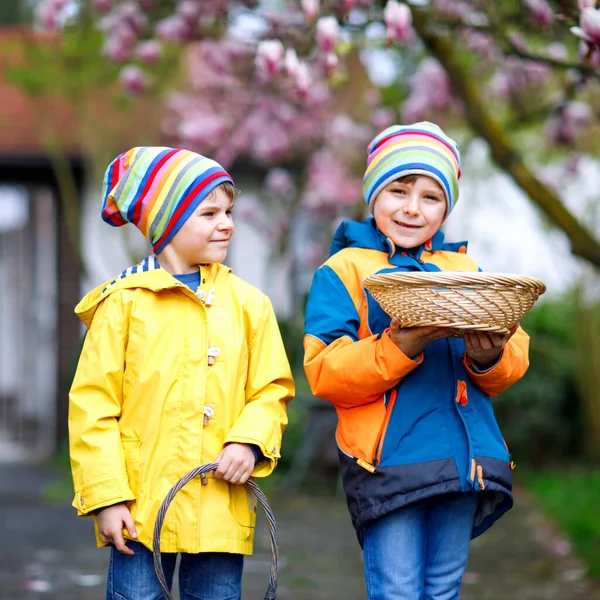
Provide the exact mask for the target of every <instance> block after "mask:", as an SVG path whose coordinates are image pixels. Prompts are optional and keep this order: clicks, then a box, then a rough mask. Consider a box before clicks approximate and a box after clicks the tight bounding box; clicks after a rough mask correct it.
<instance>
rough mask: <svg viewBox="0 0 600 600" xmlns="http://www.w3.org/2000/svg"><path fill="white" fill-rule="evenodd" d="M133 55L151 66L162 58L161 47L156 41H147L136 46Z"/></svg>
mask: <svg viewBox="0 0 600 600" xmlns="http://www.w3.org/2000/svg"><path fill="white" fill-rule="evenodd" d="M135 53H136V56H137V57H138V58H139V59H140V60H141V61H142V62H144V63H146V64H147V65H153V64H155V63H157V62H158V61H159V60H160V59H161V58H162V55H163V47H162V44H161V43H160V42H159V41H158V40H147V41H145V42H141V43H140V44H138V46H137V48H136V51H135Z"/></svg>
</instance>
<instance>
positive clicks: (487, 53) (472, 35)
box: [463, 29, 502, 63]
mask: <svg viewBox="0 0 600 600" xmlns="http://www.w3.org/2000/svg"><path fill="white" fill-rule="evenodd" d="M463 35H464V37H465V39H466V42H467V47H468V48H469V50H472V51H473V52H475V53H476V54H478V55H479V56H481V58H483V59H484V61H486V62H488V63H491V62H497V61H498V60H499V59H501V58H502V53H501V52H500V49H499V48H498V46H496V44H495V43H494V40H493V39H492V37H491V36H489V35H487V34H486V33H483V32H481V31H474V30H472V29H465V31H464V32H463Z"/></svg>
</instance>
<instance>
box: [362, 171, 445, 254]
mask: <svg viewBox="0 0 600 600" xmlns="http://www.w3.org/2000/svg"><path fill="white" fill-rule="evenodd" d="M446 206H447V205H446V196H445V194H444V190H443V189H442V186H441V185H440V184H439V183H438V182H437V181H436V180H435V179H432V178H431V177H426V176H424V175H423V176H419V177H417V179H415V180H414V181H413V182H412V183H409V182H407V181H401V180H397V181H392V182H391V183H388V185H386V186H385V187H384V188H383V190H381V192H379V194H377V197H376V198H375V200H374V207H373V216H374V217H375V222H376V223H377V227H378V228H379V230H380V231H381V232H382V233H383V234H384V235H385V236H386V237H388V238H390V239H391V240H392V241H393V242H394V244H396V246H399V247H400V248H415V247H416V246H420V245H421V244H422V243H424V242H426V241H427V240H428V239H430V238H431V237H433V235H434V234H435V233H436V232H437V231H438V229H439V228H440V227H441V225H442V222H443V221H444V217H445V216H446Z"/></svg>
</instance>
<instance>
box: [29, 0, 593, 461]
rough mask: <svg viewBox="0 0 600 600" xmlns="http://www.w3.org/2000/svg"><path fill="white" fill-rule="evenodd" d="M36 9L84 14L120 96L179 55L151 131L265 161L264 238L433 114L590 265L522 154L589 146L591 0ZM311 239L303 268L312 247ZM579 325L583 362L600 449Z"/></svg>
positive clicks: (588, 238) (56, 23) (59, 18)
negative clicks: (395, 134) (382, 75)
mask: <svg viewBox="0 0 600 600" xmlns="http://www.w3.org/2000/svg"><path fill="white" fill-rule="evenodd" d="M37 17H38V22H39V25H40V26H41V27H43V28H44V29H46V30H50V31H56V32H59V33H60V34H62V36H63V37H65V38H66V37H67V36H68V35H69V33H70V32H72V31H74V30H77V29H78V28H81V27H82V26H83V25H87V26H89V24H90V23H92V25H93V27H94V28H95V30H96V31H99V32H101V35H102V38H103V39H102V49H101V50H100V51H99V52H100V53H101V55H102V56H103V57H104V58H105V60H106V62H107V64H111V65H116V66H117V67H118V72H119V75H118V78H119V80H120V83H121V84H122V86H123V88H124V90H125V91H126V92H127V94H129V95H132V96H136V95H141V94H144V93H148V92H150V91H152V90H156V89H157V87H160V85H161V77H163V76H164V75H165V69H164V62H165V57H168V56H170V57H172V56H173V55H174V54H176V55H177V54H179V55H180V57H181V59H182V62H183V64H184V67H185V77H184V79H185V81H184V82H183V84H182V85H181V86H180V91H179V92H177V93H171V94H170V95H169V96H168V97H167V98H166V99H165V117H164V124H163V125H164V134H165V135H166V136H167V137H168V138H169V139H171V140H173V142H174V143H181V144H185V145H186V146H187V147H191V148H195V149H197V150H198V151H200V152H203V153H206V154H210V155H212V156H214V157H215V158H217V160H219V161H221V162H223V163H224V164H226V165H231V164H232V163H234V162H236V161H246V162H250V163H252V164H254V165H258V166H263V167H264V168H265V172H266V177H265V186H266V190H267V192H268V194H267V198H269V199H270V200H271V204H270V205H269V207H268V208H267V209H266V211H265V213H266V214H267V215H268V219H265V220H264V222H263V223H262V225H261V230H262V231H263V233H264V235H265V236H266V237H267V238H268V239H271V240H272V242H273V244H274V245H275V247H277V248H280V247H281V245H282V244H283V243H284V242H285V241H286V240H287V239H288V237H289V231H290V229H289V224H290V219H296V218H298V220H300V221H302V222H305V221H307V220H308V222H310V223H311V224H312V227H313V229H315V228H316V229H317V231H321V233H325V234H324V235H322V237H321V238H320V239H321V240H325V239H327V238H329V236H330V230H331V224H332V221H333V222H335V220H336V219H339V218H340V217H341V216H343V215H345V214H347V213H349V212H351V211H355V214H359V213H360V211H361V210H362V201H361V192H360V187H361V185H360V175H361V172H362V169H363V166H364V151H365V145H366V143H367V141H368V140H369V138H370V137H371V136H372V134H373V133H374V132H375V131H376V130H380V129H382V128H384V127H386V126H387V125H389V124H391V123H392V122H411V121H415V120H420V119H430V120H435V121H437V122H439V123H440V124H441V125H443V126H445V127H448V128H450V129H451V130H452V131H456V130H457V129H460V131H461V134H463V137H464V132H465V131H470V132H472V134H473V135H476V136H478V137H481V138H483V139H484V140H486V142H487V144H488V146H489V148H490V150H491V154H492V156H493V158H494V160H495V161H496V163H497V164H498V165H499V166H500V167H501V168H502V169H504V170H505V171H506V172H507V173H509V174H510V175H511V176H512V177H513V179H514V180H515V181H516V183H517V184H518V185H519V186H520V187H521V188H522V189H523V190H524V191H525V192H526V193H527V194H528V196H529V198H530V199H531V200H532V201H533V202H534V203H535V204H536V205H537V206H538V207H539V208H540V209H541V210H542V211H543V212H544V213H545V214H546V215H547V216H548V217H549V220H550V221H551V222H552V223H553V224H554V225H556V226H557V227H559V228H560V229H561V230H562V231H563V232H564V233H565V234H566V235H567V237H568V238H569V240H570V242H571V247H572V251H573V252H574V253H575V254H577V255H579V256H580V257H582V258H584V259H586V260H587V261H589V263H591V264H593V265H595V266H596V267H598V266H600V242H599V241H598V238H597V235H595V234H594V232H593V223H592V220H591V219H590V218H589V213H586V211H585V210H584V208H583V207H578V206H577V202H576V199H572V198H570V199H567V198H563V197H561V193H562V191H563V189H564V186H563V185H562V184H561V182H562V181H563V175H559V176H558V177H556V176H555V177H554V179H553V180H548V179H545V178H544V177H542V176H541V175H540V173H541V172H542V171H541V170H540V169H538V168H537V167H539V166H540V165H543V164H545V163H549V162H556V161H557V159H563V160H562V164H564V169H565V172H564V176H568V174H569V173H570V172H573V171H575V170H576V169H577V164H578V157H579V156H580V155H581V154H583V153H587V154H592V155H596V156H598V151H599V150H600V135H599V133H600V127H599V119H598V115H600V93H599V92H600V89H599V86H600V81H599V80H600V8H599V7H598V6H597V3H596V0H502V1H492V0H412V1H406V2H401V1H398V0H387V1H386V0H379V1H376V0H296V1H293V0H271V1H270V2H269V1H267V0H263V1H262V2H256V1H253V0H244V1H241V0H240V1H238V2H233V1H227V0H79V2H75V1H74V0H38V4H37ZM357 56H360V57H361V58H362V60H363V63H364V64H366V65H367V67H368V70H369V72H370V73H371V75H376V74H377V73H378V72H381V71H385V70H386V69H385V68H384V67H386V68H387V71H388V72H389V71H390V65H391V71H392V74H393V77H392V79H393V81H390V80H388V82H387V83H386V84H385V85H382V86H380V88H379V89H376V87H374V86H371V85H370V84H369V83H368V82H367V81H365V79H364V68H363V67H362V66H361V63H360V62H359V61H357ZM161 65H163V68H162V70H161ZM115 72H116V71H115ZM374 79H375V77H374ZM465 125H466V126H467V127H465ZM574 200H575V201H574ZM586 215H587V217H588V218H587V219H586ZM248 217H249V218H257V217H256V213H252V214H251V215H248ZM299 217H302V218H301V219H300V218H299ZM319 226H320V229H319ZM313 239H316V240H317V243H315V244H313V246H309V247H307V246H306V245H305V246H304V247H303V256H302V260H303V262H304V263H305V264H306V263H308V266H309V268H310V267H312V266H314V265H315V264H317V263H318V262H319V261H320V260H321V259H322V258H323V254H324V248H325V245H324V244H321V243H318V240H319V238H318V237H314V238H313ZM311 263H312V264H311ZM596 273H597V272H596ZM596 279H597V277H596ZM594 298H596V300H595V303H596V304H594V303H592V304H594V309H593V310H595V311H596V313H595V314H597V308H596V307H597V296H594ZM590 306H591V305H590ZM582 322H583V321H582ZM592 338H593V336H592V337H590V339H592ZM594 339H595V340H596V341H595V342H594V341H593V340H592V341H591V342H590V343H589V344H587V346H586V348H588V350H586V352H584V353H583V354H582V355H581V360H580V362H581V364H582V365H583V364H584V362H585V360H587V361H588V363H589V365H588V367H585V366H584V367H582V370H583V371H585V373H586V374H587V375H586V378H585V381H584V380H583V379H582V388H583V387H585V388H586V389H587V390H588V391H587V392H586V393H585V394H584V395H585V396H586V400H585V402H586V415H587V416H588V417H589V419H587V420H586V421H587V422H589V423H590V441H591V445H592V446H594V447H595V448H596V449H597V450H600V402H598V397H597V390H598V389H600V380H598V376H599V374H598V369H597V364H594V363H593V356H597V352H598V351H600V349H599V348H598V338H597V337H596V338H594ZM594 344H595V345H594ZM586 357H587V358H586ZM590 357H591V358H590ZM590 390H591V391H590Z"/></svg>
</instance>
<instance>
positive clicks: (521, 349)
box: [464, 327, 529, 396]
mask: <svg viewBox="0 0 600 600" xmlns="http://www.w3.org/2000/svg"><path fill="white" fill-rule="evenodd" d="M464 364H465V367H466V369H467V373H468V375H469V377H470V379H471V381H472V382H473V383H474V384H475V385H476V386H477V387H478V388H479V389H481V390H482V391H484V392H485V393H486V394H489V395H490V396H497V395H498V394H501V393H502V392H504V391H505V390H507V389H508V388H509V387H510V386H511V385H513V383H516V382H517V381H519V379H521V377H523V375H525V373H526V372H527V369H528V367H529V336H528V335H527V333H525V331H523V329H521V328H520V327H519V328H518V329H517V331H516V332H515V334H514V335H513V336H512V337H511V338H510V340H509V341H508V343H507V344H506V346H504V350H503V352H502V356H501V358H500V360H499V361H498V363H497V364H496V365H495V366H494V367H492V368H491V369H490V370H489V371H486V372H485V373H476V372H475V371H473V369H472V368H471V364H470V361H469V357H468V356H467V355H466V354H465V356H464Z"/></svg>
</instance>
